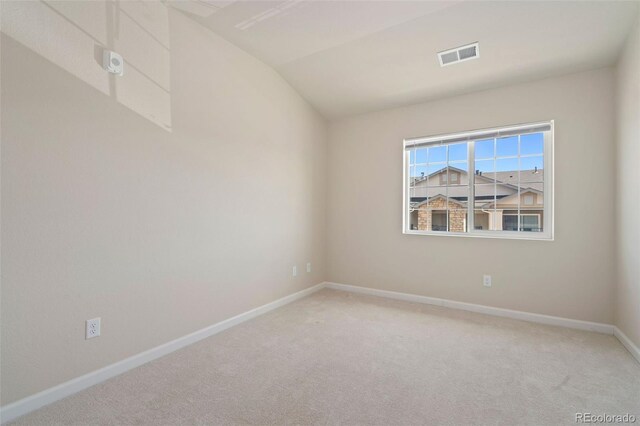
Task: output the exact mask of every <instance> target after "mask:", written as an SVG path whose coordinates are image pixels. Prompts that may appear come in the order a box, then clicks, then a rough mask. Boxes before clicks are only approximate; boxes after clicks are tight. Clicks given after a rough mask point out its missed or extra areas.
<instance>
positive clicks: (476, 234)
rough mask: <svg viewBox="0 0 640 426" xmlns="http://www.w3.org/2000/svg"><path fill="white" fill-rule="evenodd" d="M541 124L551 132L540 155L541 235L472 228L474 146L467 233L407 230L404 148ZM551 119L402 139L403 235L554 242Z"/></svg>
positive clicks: (407, 168)
mask: <svg viewBox="0 0 640 426" xmlns="http://www.w3.org/2000/svg"><path fill="white" fill-rule="evenodd" d="M543 125H548V126H550V127H551V128H550V131H548V132H545V133H544V145H543V153H544V157H543V158H544V160H543V161H544V173H545V175H544V194H545V196H544V206H543V214H544V217H545V225H544V230H543V231H542V232H525V231H489V230H477V229H474V220H473V219H474V214H473V212H474V203H472V202H471V200H472V199H473V191H474V187H475V173H474V170H472V169H474V166H475V161H472V159H474V157H475V155H474V152H473V144H469V145H468V146H469V152H468V158H467V164H468V170H467V174H468V176H469V197H468V200H469V201H468V202H467V209H468V212H467V220H466V225H467V229H468V231H467V232H451V231H418V230H412V229H410V226H411V225H410V224H411V218H410V211H409V208H408V207H409V203H408V197H409V187H408V185H407V184H408V177H409V161H410V158H409V155H410V153H409V151H408V150H407V149H406V146H408V145H411V144H414V143H416V142H419V143H425V144H427V143H437V142H447V141H453V140H458V141H463V140H467V141H470V140H478V139H482V137H483V136H486V135H487V134H491V133H498V134H499V133H501V132H514V131H515V132H517V131H523V132H524V131H526V130H527V129H533V128H536V127H540V126H543ZM554 137H555V131H554V120H549V121H546V122H537V123H530V124H518V125H511V126H504V127H494V128H488V129H477V130H470V131H466V132H460V133H454V134H446V135H436V136H428V137H420V138H407V139H404V140H403V145H402V165H403V167H402V233H403V234H406V235H433V236H438V237H464V238H498V239H508V240H532V241H553V240H554V234H555V232H554V231H555V229H554V226H555V225H554V224H555V217H554V205H555V193H554V192H555V191H554V184H553V178H554Z"/></svg>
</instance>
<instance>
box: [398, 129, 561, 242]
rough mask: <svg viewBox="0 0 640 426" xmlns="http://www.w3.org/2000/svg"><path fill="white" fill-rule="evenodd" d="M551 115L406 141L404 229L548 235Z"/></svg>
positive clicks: (550, 226)
mask: <svg viewBox="0 0 640 426" xmlns="http://www.w3.org/2000/svg"><path fill="white" fill-rule="evenodd" d="M552 156H553V122H545V123H535V124H526V125H517V126H509V127H504V128H497V129H487V130H479V131H472V132H465V133H457V134H451V135H443V136H434V137H424V138H414V139H407V140H405V141H404V206H403V210H404V216H403V218H404V221H403V223H404V228H403V231H404V232H405V233H409V234H433V235H456V236H484V237H498V238H526V239H553V223H552V220H553V194H552V189H553V184H552V183H553V182H552V179H553V168H552V165H553V157H552Z"/></svg>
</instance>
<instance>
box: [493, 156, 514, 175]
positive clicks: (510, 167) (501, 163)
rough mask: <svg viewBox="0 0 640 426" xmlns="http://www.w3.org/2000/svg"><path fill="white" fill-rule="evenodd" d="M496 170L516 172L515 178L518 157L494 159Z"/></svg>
mask: <svg viewBox="0 0 640 426" xmlns="http://www.w3.org/2000/svg"><path fill="white" fill-rule="evenodd" d="M496 171H497V172H516V173H515V174H516V179H517V177H518V173H517V171H518V159H517V158H498V159H497V160H496ZM498 176H500V175H498Z"/></svg>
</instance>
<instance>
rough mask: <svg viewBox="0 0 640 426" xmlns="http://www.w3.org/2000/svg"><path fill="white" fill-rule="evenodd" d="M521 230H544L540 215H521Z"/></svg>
mask: <svg viewBox="0 0 640 426" xmlns="http://www.w3.org/2000/svg"><path fill="white" fill-rule="evenodd" d="M520 231H523V232H540V231H542V224H541V223H540V216H539V215H537V214H523V215H520Z"/></svg>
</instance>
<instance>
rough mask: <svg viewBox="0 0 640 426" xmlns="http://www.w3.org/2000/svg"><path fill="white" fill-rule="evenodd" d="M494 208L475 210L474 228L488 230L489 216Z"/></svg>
mask: <svg viewBox="0 0 640 426" xmlns="http://www.w3.org/2000/svg"><path fill="white" fill-rule="evenodd" d="M492 212H493V210H491V211H489V210H474V215H473V221H474V229H476V230H480V231H488V230H489V229H490V228H489V216H490V213H492Z"/></svg>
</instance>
